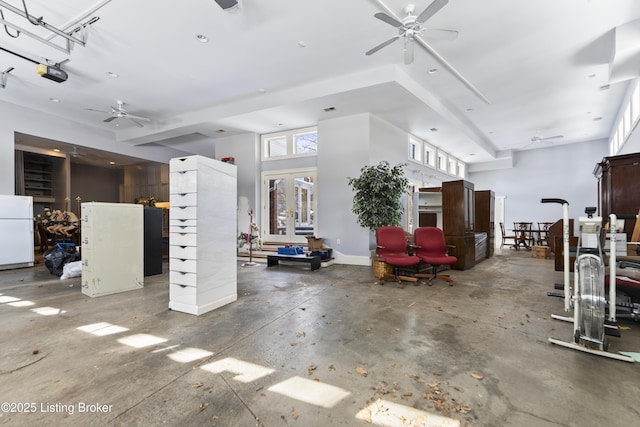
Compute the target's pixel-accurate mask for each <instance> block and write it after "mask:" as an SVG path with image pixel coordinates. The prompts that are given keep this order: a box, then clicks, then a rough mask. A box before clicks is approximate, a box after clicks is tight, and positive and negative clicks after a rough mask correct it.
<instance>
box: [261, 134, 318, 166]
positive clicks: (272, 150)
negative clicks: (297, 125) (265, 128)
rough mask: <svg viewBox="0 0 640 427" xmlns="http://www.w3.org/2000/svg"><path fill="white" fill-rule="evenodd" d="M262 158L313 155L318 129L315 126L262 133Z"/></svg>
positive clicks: (315, 150) (315, 151)
mask: <svg viewBox="0 0 640 427" xmlns="http://www.w3.org/2000/svg"><path fill="white" fill-rule="evenodd" d="M261 140H262V159H263V160H269V159H283V158H290V157H304V156H315V155H317V154H318V130H317V128H315V127H312V128H304V129H294V130H288V131H284V132H277V133H270V134H265V135H262V138H261Z"/></svg>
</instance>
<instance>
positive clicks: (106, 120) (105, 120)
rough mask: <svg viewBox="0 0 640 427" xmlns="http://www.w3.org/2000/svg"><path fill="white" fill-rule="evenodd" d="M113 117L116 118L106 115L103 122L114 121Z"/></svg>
mask: <svg viewBox="0 0 640 427" xmlns="http://www.w3.org/2000/svg"><path fill="white" fill-rule="evenodd" d="M115 119H117V117H116V116H111V117H107V118H106V119H104V120H103V122H105V123H109V122H112V121H114V120H115Z"/></svg>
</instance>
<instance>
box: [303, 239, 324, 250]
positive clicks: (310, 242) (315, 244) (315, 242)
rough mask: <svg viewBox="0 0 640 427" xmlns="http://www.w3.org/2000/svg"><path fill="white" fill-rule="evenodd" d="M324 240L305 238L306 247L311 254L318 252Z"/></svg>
mask: <svg viewBox="0 0 640 427" xmlns="http://www.w3.org/2000/svg"><path fill="white" fill-rule="evenodd" d="M323 240H324V239H322V238H318V237H315V236H307V246H308V247H309V250H310V251H311V252H315V251H319V250H320V249H322V242H323Z"/></svg>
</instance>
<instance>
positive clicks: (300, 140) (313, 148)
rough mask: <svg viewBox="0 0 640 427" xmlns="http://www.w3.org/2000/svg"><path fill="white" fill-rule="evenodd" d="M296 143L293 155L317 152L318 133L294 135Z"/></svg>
mask: <svg viewBox="0 0 640 427" xmlns="http://www.w3.org/2000/svg"><path fill="white" fill-rule="evenodd" d="M294 139H295V141H296V146H295V153H296V154H308V153H316V152H317V151H318V132H317V131H313V132H305V133H298V134H295V135H294Z"/></svg>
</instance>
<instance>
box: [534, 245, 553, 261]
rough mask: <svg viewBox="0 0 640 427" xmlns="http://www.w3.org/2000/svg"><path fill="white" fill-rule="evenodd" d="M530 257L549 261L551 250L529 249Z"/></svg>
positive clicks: (540, 247) (541, 247) (541, 248)
mask: <svg viewBox="0 0 640 427" xmlns="http://www.w3.org/2000/svg"><path fill="white" fill-rule="evenodd" d="M531 256H533V257H534V258H540V259H550V258H551V248H550V247H549V246H534V247H533V248H531Z"/></svg>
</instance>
